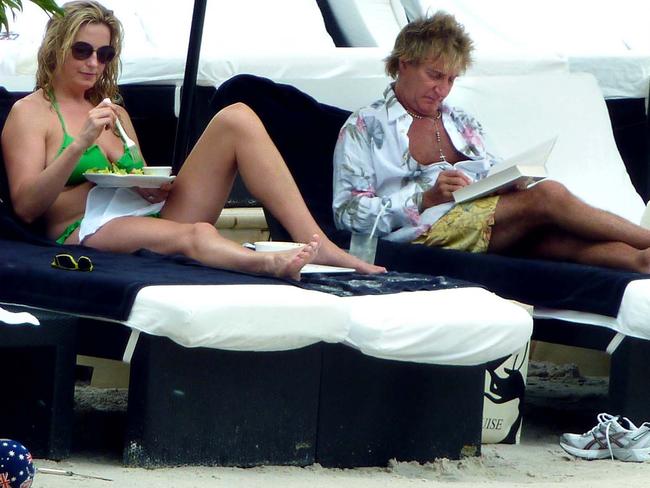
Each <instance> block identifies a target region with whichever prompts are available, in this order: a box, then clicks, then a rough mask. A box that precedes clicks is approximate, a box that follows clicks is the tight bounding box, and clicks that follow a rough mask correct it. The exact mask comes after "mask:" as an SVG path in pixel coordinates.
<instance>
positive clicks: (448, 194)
mask: <svg viewBox="0 0 650 488" xmlns="http://www.w3.org/2000/svg"><path fill="white" fill-rule="evenodd" d="M471 182H472V180H471V179H470V178H469V177H468V176H467V175H466V174H465V173H463V172H462V171H458V170H455V169H447V170H445V171H441V172H440V174H439V175H438V179H437V180H436V183H435V184H434V185H433V186H432V187H431V188H429V189H428V190H427V191H425V192H424V193H423V195H422V210H425V209H427V208H429V207H434V206H436V205H440V204H441V203H446V202H451V201H452V200H453V199H454V196H453V195H452V193H453V192H455V191H456V190H458V189H460V188H463V187H464V186H467V185H469V184H470V183H471Z"/></svg>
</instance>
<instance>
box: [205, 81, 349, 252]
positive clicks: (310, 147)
mask: <svg viewBox="0 0 650 488" xmlns="http://www.w3.org/2000/svg"><path fill="white" fill-rule="evenodd" d="M235 102H243V103H245V104H246V105H248V106H249V107H251V108H252V109H253V110H254V111H255V112H256V113H257V115H258V116H259V117H260V119H261V120H262V122H263V123H264V126H265V127H266V130H267V131H268V132H269V135H270V136H271V139H272V140H273V142H274V143H275V145H276V146H277V148H278V150H279V151H280V154H282V157H283V158H284V160H285V162H286V163H287V166H288V167H289V170H290V171H291V174H292V175H293V177H294V179H295V180H296V183H297V185H298V188H299V189H300V192H301V193H302V196H303V198H304V200H305V203H306V204H307V207H308V208H309V210H310V212H311V213H312V215H313V216H314V218H315V219H316V221H317V222H318V224H319V225H320V226H321V228H322V229H323V231H324V232H325V233H326V234H327V235H328V236H329V237H330V238H332V239H333V240H335V241H338V242H341V241H342V240H345V236H347V235H348V234H347V232H344V233H341V232H338V231H337V230H336V227H335V225H334V218H333V215H332V171H333V169H332V156H333V154H334V146H335V145H336V140H337V138H338V134H339V130H340V129H341V127H342V126H343V123H344V122H345V121H346V119H347V118H348V116H349V115H350V112H348V111H347V110H343V109H340V108H337V107H333V106H331V105H326V104H323V103H319V102H317V101H316V100H314V99H313V98H312V97H310V96H309V95H307V94H306V93H304V92H302V91H300V90H298V89H297V88H295V87H293V86H290V85H283V84H279V83H275V82H273V81H271V80H268V79H266V78H260V77H257V76H252V75H239V76H235V77H234V78H231V79H230V80H228V81H226V82H225V83H223V84H222V85H221V86H220V87H219V88H218V89H217V91H216V93H215V96H214V98H213V100H212V104H211V106H212V108H213V110H214V111H215V112H216V111H218V110H220V109H222V108H224V107H226V106H227V105H230V104H232V103H235ZM267 220H268V223H269V227H270V230H271V236H272V237H273V239H275V240H281V239H286V238H287V237H288V235H287V233H286V231H283V229H282V228H281V226H280V225H279V224H278V223H277V221H276V220H275V219H274V218H272V217H271V216H270V215H267Z"/></svg>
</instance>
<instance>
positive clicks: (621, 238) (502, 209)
mask: <svg viewBox="0 0 650 488" xmlns="http://www.w3.org/2000/svg"><path fill="white" fill-rule="evenodd" d="M494 220H495V224H494V226H493V228H492V237H491V240H490V249H489V250H490V251H492V252H504V251H507V250H509V249H511V248H513V247H514V246H516V245H517V244H518V243H519V242H521V241H522V240H524V239H525V238H526V237H527V236H528V235H530V233H531V232H534V231H535V230H537V229H540V228H544V227H548V226H551V227H554V228H556V229H558V230H559V231H561V232H562V233H564V234H567V235H571V236H575V237H576V238H578V239H581V240H583V241H587V242H621V243H625V244H627V245H629V246H631V247H633V248H636V249H641V250H644V249H648V248H650V230H648V229H644V228H643V227H640V226H638V225H635V224H633V223H632V222H629V221H628V220H625V219H624V218H622V217H619V216H617V215H614V214H612V213H610V212H606V211H603V210H600V209H597V208H594V207H592V206H590V205H587V204H586V203H584V202H583V201H582V200H580V199H578V198H577V197H575V196H574V195H572V194H571V193H570V192H569V191H568V190H567V189H566V188H564V186H562V185H561V184H559V183H557V182H554V181H543V182H541V183H539V184H537V185H535V186H534V187H532V188H530V189H528V190H525V191H521V192H514V193H507V194H504V195H502V196H501V197H500V198H499V203H498V204H497V208H496V212H495V215H494Z"/></svg>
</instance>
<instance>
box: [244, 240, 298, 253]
mask: <svg viewBox="0 0 650 488" xmlns="http://www.w3.org/2000/svg"><path fill="white" fill-rule="evenodd" d="M254 244H255V250H256V251H258V252H277V251H290V250H291V249H297V248H299V247H302V246H304V244H302V243H300V242H283V241H258V242H255V243H254Z"/></svg>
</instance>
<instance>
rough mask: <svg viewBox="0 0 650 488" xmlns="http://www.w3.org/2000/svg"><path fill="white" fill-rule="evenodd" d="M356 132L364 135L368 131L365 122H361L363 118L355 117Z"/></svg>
mask: <svg viewBox="0 0 650 488" xmlns="http://www.w3.org/2000/svg"><path fill="white" fill-rule="evenodd" d="M356 125H357V130H358V131H359V132H361V133H364V132H366V131H367V130H368V128H367V127H366V121H365V120H363V117H357V124H356Z"/></svg>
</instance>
